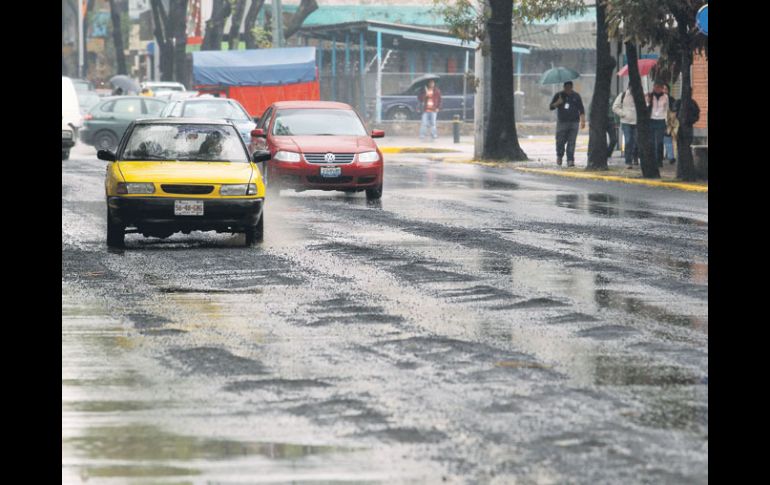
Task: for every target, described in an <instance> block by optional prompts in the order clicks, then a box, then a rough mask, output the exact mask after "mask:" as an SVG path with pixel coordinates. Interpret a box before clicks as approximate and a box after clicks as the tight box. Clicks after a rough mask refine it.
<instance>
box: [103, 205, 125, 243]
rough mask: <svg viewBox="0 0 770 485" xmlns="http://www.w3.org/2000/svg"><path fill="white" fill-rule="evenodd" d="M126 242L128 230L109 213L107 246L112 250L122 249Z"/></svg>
mask: <svg viewBox="0 0 770 485" xmlns="http://www.w3.org/2000/svg"><path fill="white" fill-rule="evenodd" d="M125 241H126V228H125V226H123V225H121V224H118V223H117V222H115V221H114V220H113V218H112V217H111V216H110V213H109V211H108V212H107V246H108V247H111V248H122V247H123V245H124V244H125Z"/></svg>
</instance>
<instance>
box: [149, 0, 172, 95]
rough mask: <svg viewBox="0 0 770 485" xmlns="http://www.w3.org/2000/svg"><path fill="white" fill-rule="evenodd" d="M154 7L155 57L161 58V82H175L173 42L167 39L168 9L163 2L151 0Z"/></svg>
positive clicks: (159, 62) (159, 60)
mask: <svg viewBox="0 0 770 485" xmlns="http://www.w3.org/2000/svg"><path fill="white" fill-rule="evenodd" d="M150 5H151V7H152V23H153V27H154V33H155V43H156V44H157V46H156V49H155V55H156V56H160V59H158V65H159V69H160V80H161V81H173V80H174V51H173V49H172V48H171V42H170V41H169V40H168V38H167V36H166V35H167V30H166V19H167V18H168V15H167V14H166V9H165V8H164V7H163V2H162V1H161V0H151V3H150Z"/></svg>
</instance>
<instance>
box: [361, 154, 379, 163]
mask: <svg viewBox="0 0 770 485" xmlns="http://www.w3.org/2000/svg"><path fill="white" fill-rule="evenodd" d="M379 159H380V155H379V154H378V153H377V152H363V153H359V154H358V161H359V162H376V161H378V160H379Z"/></svg>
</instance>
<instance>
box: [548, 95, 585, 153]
mask: <svg viewBox="0 0 770 485" xmlns="http://www.w3.org/2000/svg"><path fill="white" fill-rule="evenodd" d="M550 108H551V110H552V111H553V110H555V109H558V117H557V122H556V164H557V165H559V166H561V162H562V159H563V158H564V145H565V144H566V145H567V166H568V167H574V166H575V141H576V140H577V135H578V126H580V128H579V129H581V130H582V129H585V127H586V111H585V108H583V100H582V99H581V98H580V95H579V94H578V93H577V92H575V91H573V90H572V81H567V82H566V83H564V90H563V91H560V92H558V93H556V95H555V96H554V97H553V99H552V100H551V104H550Z"/></svg>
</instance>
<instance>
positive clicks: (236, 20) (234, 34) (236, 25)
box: [227, 0, 246, 51]
mask: <svg viewBox="0 0 770 485" xmlns="http://www.w3.org/2000/svg"><path fill="white" fill-rule="evenodd" d="M237 1H238V3H236V4H235V12H233V18H232V19H231V24H230V33H229V34H228V39H227V42H228V44H229V48H230V50H231V51H232V50H235V49H237V48H238V44H240V41H241V36H240V32H241V20H243V13H244V11H245V10H246V0H237Z"/></svg>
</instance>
